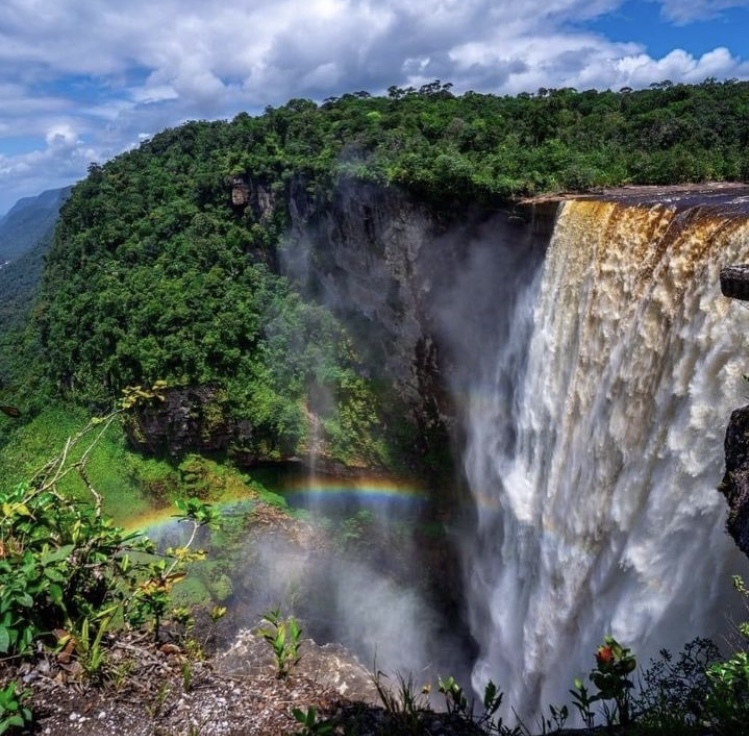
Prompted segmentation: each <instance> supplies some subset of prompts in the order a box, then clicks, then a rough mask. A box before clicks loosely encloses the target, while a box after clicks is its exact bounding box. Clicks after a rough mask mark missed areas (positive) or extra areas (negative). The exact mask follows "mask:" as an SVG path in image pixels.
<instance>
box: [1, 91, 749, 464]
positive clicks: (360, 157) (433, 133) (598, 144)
mask: <svg viewBox="0 0 749 736" xmlns="http://www.w3.org/2000/svg"><path fill="white" fill-rule="evenodd" d="M748 105H749V83H744V82H736V81H734V80H729V81H726V82H724V83H718V82H716V81H715V80H706V81H705V82H704V83H703V84H700V85H692V86H690V85H680V84H679V85H671V84H666V83H664V84H662V85H655V86H653V87H652V88H650V89H646V90H640V91H632V90H629V89H623V90H621V91H620V92H613V91H608V90H607V91H604V92H596V91H594V90H585V91H577V90H574V89H571V88H565V89H539V90H538V92H537V93H536V94H533V95H531V94H523V95H518V96H516V97H509V96H505V97H498V96H494V95H485V94H477V93H475V92H467V93H465V94H463V95H455V94H453V92H452V89H451V85H449V84H442V83H441V82H439V81H435V82H432V83H429V84H425V85H423V86H422V87H420V88H418V89H414V88H406V89H401V88H398V87H393V88H391V92H390V93H388V95H387V96H383V97H375V96H371V95H368V94H366V93H361V92H357V93H353V94H345V95H343V96H341V97H339V98H330V99H328V100H325V101H324V102H323V103H322V104H316V103H314V102H312V101H310V100H299V99H296V100H290V101H289V102H288V103H287V104H286V105H284V106H282V107H280V108H267V109H266V111H265V112H264V113H263V114H262V115H259V116H256V117H252V116H250V115H247V114H246V113H241V114H239V115H237V116H236V117H235V118H234V119H233V120H231V121H220V122H206V121H194V122H190V123H187V124H185V125H183V126H181V127H179V128H175V129H168V130H165V131H163V132H161V133H159V134H158V135H156V136H154V137H153V138H152V139H151V140H149V141H146V142H144V143H143V144H142V145H141V146H140V147H139V148H138V149H136V150H133V151H130V152H128V153H126V154H123V155H121V156H118V157H116V158H115V159H113V160H112V161H109V162H108V163H106V164H105V165H103V166H99V165H92V166H91V168H90V171H89V176H88V177H87V178H86V179H85V180H84V181H82V182H80V183H79V184H78V185H77V186H76V187H74V189H73V192H72V194H71V195H70V198H69V199H68V201H67V202H66V203H65V205H64V206H63V208H62V213H61V217H60V221H59V226H58V228H57V231H56V234H55V240H54V244H53V245H52V248H51V250H50V252H49V254H48V261H47V268H46V271H45V275H44V281H43V285H42V288H41V293H40V294H39V298H38V300H37V303H36V305H35V306H34V307H33V309H32V310H31V313H30V321H29V325H28V328H27V329H26V330H25V331H24V332H16V333H14V335H13V336H12V337H8V340H10V342H9V343H8V344H6V346H5V347H4V348H3V350H2V353H3V356H4V361H3V363H2V364H0V367H1V368H2V370H3V371H7V372H8V374H9V375H10V377H11V379H13V380H18V381H19V382H21V383H23V384H24V387H28V386H29V385H33V387H34V391H33V395H34V396H35V397H37V398H35V401H36V402H38V403H40V404H43V403H44V402H45V401H48V400H49V399H50V398H51V397H56V396H59V394H60V392H62V393H63V394H64V395H65V397H66V398H67V399H73V400H75V401H78V402H80V403H82V404H83V405H86V406H88V405H89V404H93V405H94V406H98V407H104V406H107V405H108V404H109V402H110V401H111V399H112V397H113V396H116V395H118V392H119V391H120V390H121V389H123V388H124V387H125V386H127V385H136V384H141V385H150V384H152V383H153V382H154V381H155V380H156V379H157V378H165V379H167V380H168V381H169V382H170V385H173V386H193V385H198V384H206V383H212V384H214V385H217V386H219V387H220V388H222V389H223V390H225V391H226V392H227V395H228V396H229V404H228V406H227V407H226V409H227V411H228V413H229V414H230V415H231V417H232V418H233V419H234V420H236V421H239V422H249V423H250V424H251V426H252V428H253V432H252V436H251V438H249V439H247V440H246V441H243V442H240V443H239V446H237V447H234V448H232V449H233V450H234V451H236V452H237V453H240V454H242V453H249V454H254V455H255V456H263V457H270V458H282V457H284V456H286V457H288V456H292V455H295V454H296V455H300V454H303V452H304V451H305V450H308V449H309V447H310V443H311V442H313V441H314V440H316V439H322V440H324V442H325V443H326V450H327V452H328V453H329V454H330V455H331V456H332V457H333V458H334V459H337V460H339V461H341V462H344V463H346V464H349V465H351V464H360V463H361V464H380V465H383V464H384V465H387V464H390V463H392V462H394V461H395V460H397V459H398V458H399V457H400V455H399V453H398V452H397V450H399V449H400V451H402V452H403V453H407V451H408V449H409V447H408V444H407V442H406V441H405V439H404V438H401V437H399V436H398V433H399V432H400V431H401V429H402V426H403V424H404V422H403V420H402V417H403V416H404V415H405V412H404V411H403V406H402V403H399V400H398V397H397V396H395V395H394V394H393V391H392V388H391V385H392V381H391V380H390V379H391V377H389V376H387V375H384V374H383V373H382V372H381V371H382V369H381V368H380V367H379V366H378V365H377V361H374V360H371V359H369V358H368V356H367V355H366V354H365V351H366V347H365V343H366V338H367V336H366V335H362V334H358V333H357V329H358V330H359V333H361V332H362V330H361V326H359V328H357V327H356V325H354V324H353V322H352V320H351V319H349V317H350V315H346V313H345V311H344V310H343V309H342V308H341V305H337V306H336V308H335V309H330V308H328V306H326V305H325V304H324V301H325V300H324V287H323V285H322V284H321V283H312V282H311V281H309V280H308V279H307V278H306V276H305V275H304V274H301V275H300V274H298V273H296V272H294V273H295V275H294V278H293V279H290V278H288V277H287V275H286V274H290V273H292V270H293V269H286V268H285V267H282V264H283V253H284V251H285V248H284V246H285V241H286V240H287V239H288V238H289V237H292V238H293V237H294V236H293V235H292V236H288V235H287V233H288V229H289V225H290V222H291V212H292V210H293V211H296V213H297V217H298V218H302V219H306V220H309V221H312V222H313V223H314V220H315V218H316V217H318V216H319V215H320V213H321V212H323V211H324V210H325V208H326V207H328V206H329V204H330V202H331V201H332V200H333V199H334V198H335V196H336V192H339V191H343V190H345V189H346V188H347V187H348V186H350V185H351V184H354V185H357V186H361V185H362V183H364V185H372V186H373V187H397V188H398V189H400V190H404V191H406V192H408V194H409V195H410V196H411V197H412V198H414V199H416V200H421V201H425V202H427V203H429V204H430V205H434V206H435V211H436V212H437V213H439V215H438V216H439V217H441V218H443V219H445V220H449V217H450V215H449V214H448V213H450V212H460V211H462V207H461V206H460V205H464V204H471V205H483V206H489V207H493V208H494V207H497V206H498V205H500V204H502V203H503V202H505V201H506V200H507V198H509V197H519V196H525V195H530V194H534V193H538V192H542V191H546V192H548V191H558V190H562V189H569V188H573V189H578V190H580V189H587V188H591V187H601V186H604V185H616V184H624V183H628V184H632V183H677V182H684V181H704V180H711V179H728V180H740V179H742V178H747V176H749V158H748V157H747V150H749V148H748V147H747V143H748V142H749V118H748V117H747V115H746V114H745V111H746V109H747V106H748ZM454 205H456V206H454ZM309 255H310V259H311V262H312V261H315V259H317V260H319V259H320V258H324V254H320V253H312V254H309ZM316 265H317V266H318V267H321V264H320V263H317V264H316ZM322 266H324V264H322ZM322 270H323V271H324V270H325V269H324V268H322ZM301 271H305V269H304V268H301ZM365 332H366V331H365ZM370 357H371V356H370ZM378 371H380V372H379V373H378ZM321 398H322V399H323V400H321ZM313 419H314V421H313ZM314 432H320V433H321V437H314V436H313V435H314ZM410 449H411V454H412V455H413V448H410Z"/></svg>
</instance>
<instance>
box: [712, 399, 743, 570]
mask: <svg viewBox="0 0 749 736" xmlns="http://www.w3.org/2000/svg"><path fill="white" fill-rule="evenodd" d="M725 456H726V473H725V475H724V476H723V481H722V483H721V484H720V487H719V490H720V492H721V493H722V494H723V495H724V496H725V498H726V501H727V502H728V506H729V508H730V511H729V514H728V522H727V525H726V526H727V529H728V533H729V534H730V535H731V536H732V537H733V538H734V540H735V541H736V544H737V545H738V547H739V549H740V550H741V551H742V552H743V553H744V554H745V555H747V556H749V406H744V407H742V408H741V409H736V411H734V412H733V413H732V414H731V419H730V421H729V423H728V429H727V430H726V440H725Z"/></svg>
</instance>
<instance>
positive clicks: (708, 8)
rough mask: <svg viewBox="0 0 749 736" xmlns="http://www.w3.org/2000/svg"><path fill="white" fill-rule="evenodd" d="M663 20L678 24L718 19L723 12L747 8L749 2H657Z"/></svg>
mask: <svg viewBox="0 0 749 736" xmlns="http://www.w3.org/2000/svg"><path fill="white" fill-rule="evenodd" d="M657 2H660V4H661V5H662V9H661V11H662V13H663V15H664V17H665V18H667V19H668V20H671V21H673V22H675V23H678V24H686V23H692V22H694V21H698V20H705V19H708V18H715V17H718V16H719V15H720V14H721V13H722V12H723V11H724V10H730V9H732V8H749V0H657Z"/></svg>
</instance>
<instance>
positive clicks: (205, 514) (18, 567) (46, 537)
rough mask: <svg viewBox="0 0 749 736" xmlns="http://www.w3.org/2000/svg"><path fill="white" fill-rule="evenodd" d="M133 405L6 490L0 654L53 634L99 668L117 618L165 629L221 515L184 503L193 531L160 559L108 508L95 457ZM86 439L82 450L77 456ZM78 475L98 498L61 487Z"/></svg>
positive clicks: (0, 529)
mask: <svg viewBox="0 0 749 736" xmlns="http://www.w3.org/2000/svg"><path fill="white" fill-rule="evenodd" d="M142 393H144V394H145V396H146V397H147V398H152V397H153V396H155V395H156V392H154V391H149V392H142ZM142 398H143V396H141V399H142ZM129 403H130V402H129V401H128V397H127V396H126V398H125V400H124V402H123V408H119V409H116V410H115V411H113V412H111V413H110V414H109V415H107V416H105V417H102V418H98V419H94V420H92V421H91V422H90V423H89V424H88V425H87V426H86V427H85V428H84V429H83V430H81V431H80V432H79V433H78V434H77V435H75V436H74V437H71V438H70V439H69V441H68V442H67V443H66V445H65V448H64V449H63V451H62V452H61V453H60V454H59V455H58V456H57V457H55V458H54V459H53V460H51V461H50V462H48V463H47V464H46V465H45V466H44V468H42V469H41V470H40V471H39V472H38V473H37V474H36V475H35V476H34V477H33V478H32V480H31V482H30V483H27V484H19V485H17V486H15V487H14V488H11V489H10V490H3V491H0V507H1V508H2V512H3V513H2V516H1V517H0V581H1V582H0V653H3V654H21V655H24V654H26V653H28V652H29V651H30V649H31V646H32V644H33V642H34V641H35V640H37V639H39V638H42V639H47V640H49V639H50V637H52V636H53V635H54V637H55V638H56V640H57V641H58V643H59V644H60V646H63V647H65V646H67V645H71V646H69V651H70V650H72V651H74V652H76V654H77V655H78V656H79V657H80V658H81V659H82V661H83V662H84V663H85V666H86V668H87V669H89V671H90V672H92V673H95V672H97V671H98V670H99V669H100V667H101V665H102V652H101V642H102V638H103V635H104V633H105V632H106V631H107V629H108V627H109V625H110V623H111V621H112V619H113V618H114V617H115V615H119V616H121V617H124V620H125V621H127V622H130V623H133V624H138V625H140V624H143V623H146V622H151V623H152V624H153V626H154V632H155V634H156V635H158V627H159V623H160V621H161V619H162V617H163V615H164V612H165V610H166V603H167V602H168V599H165V596H166V594H167V593H168V592H169V590H170V589H171V586H172V585H173V584H174V583H175V582H177V581H178V580H179V579H181V577H182V576H184V572H183V568H184V566H185V564H186V563H187V562H188V561H189V560H190V559H192V556H194V553H192V552H191V551H190V549H189V548H190V546H191V545H192V543H193V541H194V539H195V535H196V533H197V530H198V529H199V528H200V527H201V526H204V525H206V524H209V523H211V521H212V518H213V515H212V512H211V510H210V509H209V508H208V507H206V506H204V505H202V504H200V503H198V502H188V503H185V504H184V505H183V507H182V508H181V512H182V513H181V516H180V517H179V518H181V519H183V520H185V521H186V522H188V523H189V524H191V526H192V535H191V537H190V539H189V540H188V542H187V544H186V545H185V546H184V547H182V548H179V549H175V550H171V551H169V552H168V554H167V556H166V557H158V556H156V555H155V548H154V545H153V543H152V542H151V541H150V540H148V539H147V538H145V537H143V536H142V535H140V534H139V533H128V532H125V531H124V530H123V529H121V528H119V527H116V526H115V525H114V524H113V523H112V522H111V520H110V519H109V518H107V517H106V516H105V515H104V514H103V512H102V499H101V495H100V494H99V493H98V491H97V490H96V488H95V487H94V486H93V485H92V484H91V481H90V478H89V476H88V470H87V460H88V458H89V457H90V454H91V452H92V451H93V448H94V447H95V446H96V444H97V442H98V441H99V440H100V438H101V437H102V435H103V433H104V432H106V430H107V428H108V427H109V426H110V425H111V424H112V423H113V422H114V421H115V420H116V419H117V418H118V417H119V416H120V414H121V413H122V412H123V411H125V408H126V407H127V405H128V404H129ZM79 445H82V446H83V449H82V450H81V451H80V452H79V453H76V452H74V451H75V450H76V449H79V448H78V446H79ZM73 473H75V474H76V475H78V477H79V478H80V480H81V481H82V482H83V483H84V485H85V486H86V487H87V489H88V491H89V493H90V501H89V502H84V501H82V500H80V499H76V498H70V497H68V496H65V495H63V494H61V493H60V491H59V489H58V484H59V482H60V481H61V480H62V479H63V478H65V477H66V476H68V475H70V474H73Z"/></svg>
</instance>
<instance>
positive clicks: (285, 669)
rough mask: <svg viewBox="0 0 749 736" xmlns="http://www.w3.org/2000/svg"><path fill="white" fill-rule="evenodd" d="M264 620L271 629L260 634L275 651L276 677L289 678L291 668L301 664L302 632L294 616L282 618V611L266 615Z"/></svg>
mask: <svg viewBox="0 0 749 736" xmlns="http://www.w3.org/2000/svg"><path fill="white" fill-rule="evenodd" d="M263 620H264V621H266V622H267V623H268V624H270V628H266V629H261V631H260V633H261V634H262V636H263V638H264V639H265V641H267V642H268V644H269V645H270V647H271V649H272V651H273V656H274V658H275V660H276V676H277V677H278V678H279V679H284V678H285V677H288V675H289V672H290V671H291V668H292V667H293V666H294V665H296V664H297V663H298V662H299V647H300V646H301V643H302V641H301V638H302V630H301V629H300V628H299V622H298V621H297V620H296V619H295V618H294V617H293V616H289V617H288V618H285V619H283V618H281V611H280V609H278V608H275V609H273V610H272V611H268V612H267V613H265V614H264V615H263Z"/></svg>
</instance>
